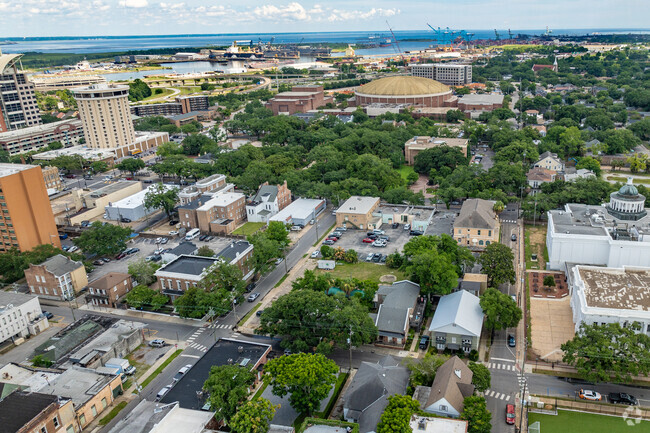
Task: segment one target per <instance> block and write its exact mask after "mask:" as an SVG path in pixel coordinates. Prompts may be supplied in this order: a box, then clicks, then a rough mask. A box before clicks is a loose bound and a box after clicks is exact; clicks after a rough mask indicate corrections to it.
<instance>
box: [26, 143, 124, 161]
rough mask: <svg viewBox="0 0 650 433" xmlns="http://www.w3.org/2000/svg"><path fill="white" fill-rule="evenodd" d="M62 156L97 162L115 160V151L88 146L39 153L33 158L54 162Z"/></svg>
mask: <svg viewBox="0 0 650 433" xmlns="http://www.w3.org/2000/svg"><path fill="white" fill-rule="evenodd" d="M62 155H68V156H71V155H80V156H81V157H83V158H84V159H89V160H91V161H96V160H100V159H106V158H114V157H115V151H114V150H113V149H95V148H92V147H86V146H72V147H66V148H63V149H57V150H48V151H47V152H41V153H37V154H35V155H34V156H33V158H34V159H42V160H52V159H54V158H56V157H58V156H62Z"/></svg>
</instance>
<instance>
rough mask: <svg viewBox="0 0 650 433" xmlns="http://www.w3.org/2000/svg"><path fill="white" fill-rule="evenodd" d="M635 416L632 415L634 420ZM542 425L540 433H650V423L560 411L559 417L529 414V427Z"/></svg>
mask: <svg viewBox="0 0 650 433" xmlns="http://www.w3.org/2000/svg"><path fill="white" fill-rule="evenodd" d="M633 416H634V415H632V418H633ZM535 421H539V423H540V433H577V432H589V433H618V432H621V433H624V432H627V433H636V432H639V433H641V432H647V431H650V422H648V421H641V422H639V423H638V424H637V422H638V421H637V420H634V419H628V420H627V421H629V424H628V422H626V420H624V419H623V418H621V417H616V416H607V415H596V414H591V413H583V412H572V411H566V410H559V411H558V414H557V415H545V414H539V413H529V414H528V425H531V424H532V423H534V422H535Z"/></svg>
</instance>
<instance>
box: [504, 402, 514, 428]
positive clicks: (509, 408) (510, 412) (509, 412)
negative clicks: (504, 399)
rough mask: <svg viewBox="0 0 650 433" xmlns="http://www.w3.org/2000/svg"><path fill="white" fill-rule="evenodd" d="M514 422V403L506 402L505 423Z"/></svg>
mask: <svg viewBox="0 0 650 433" xmlns="http://www.w3.org/2000/svg"><path fill="white" fill-rule="evenodd" d="M514 423H515V405H514V404H507V405H506V424H510V425H512V424H514Z"/></svg>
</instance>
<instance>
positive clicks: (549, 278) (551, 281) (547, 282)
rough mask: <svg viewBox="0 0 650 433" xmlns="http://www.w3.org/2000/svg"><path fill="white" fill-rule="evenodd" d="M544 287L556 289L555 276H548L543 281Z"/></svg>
mask: <svg viewBox="0 0 650 433" xmlns="http://www.w3.org/2000/svg"><path fill="white" fill-rule="evenodd" d="M543 284H544V287H555V278H553V275H547V276H545V277H544V280H543Z"/></svg>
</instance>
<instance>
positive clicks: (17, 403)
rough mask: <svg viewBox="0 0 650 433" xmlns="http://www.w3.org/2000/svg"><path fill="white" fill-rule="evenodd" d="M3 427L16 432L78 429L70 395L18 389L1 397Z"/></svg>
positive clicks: (0, 422)
mask: <svg viewBox="0 0 650 433" xmlns="http://www.w3.org/2000/svg"><path fill="white" fill-rule="evenodd" d="M0 431H2V432H12V433H78V432H79V431H81V428H80V427H79V425H78V423H77V419H76V415H75V411H74V407H73V404H72V400H70V399H69V398H61V397H59V396H56V395H50V394H41V393H38V392H31V391H19V390H16V391H14V392H12V393H11V394H9V395H7V396H6V397H4V399H2V400H0Z"/></svg>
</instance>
